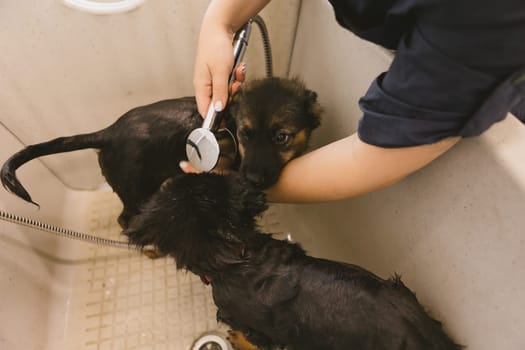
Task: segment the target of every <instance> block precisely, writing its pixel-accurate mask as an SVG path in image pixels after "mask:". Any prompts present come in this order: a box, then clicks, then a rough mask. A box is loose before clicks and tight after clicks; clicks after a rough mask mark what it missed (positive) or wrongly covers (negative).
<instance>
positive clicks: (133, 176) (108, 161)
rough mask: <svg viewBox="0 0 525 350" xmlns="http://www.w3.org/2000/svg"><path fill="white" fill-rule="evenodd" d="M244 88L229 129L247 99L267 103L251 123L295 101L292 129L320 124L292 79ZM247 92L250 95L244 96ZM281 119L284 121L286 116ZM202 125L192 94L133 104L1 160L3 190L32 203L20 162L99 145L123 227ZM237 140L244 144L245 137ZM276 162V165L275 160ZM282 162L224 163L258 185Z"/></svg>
mask: <svg viewBox="0 0 525 350" xmlns="http://www.w3.org/2000/svg"><path fill="white" fill-rule="evenodd" d="M242 91H243V92H242V93H239V94H238V96H235V98H234V99H233V101H232V102H231V103H230V104H229V107H228V108H227V109H226V110H225V111H224V119H225V120H227V121H228V123H227V127H228V128H229V129H230V130H232V131H233V132H235V129H236V122H237V121H238V120H239V119H240V118H239V117H238V116H235V115H234V113H236V111H246V110H249V107H248V106H245V104H246V103H254V104H257V105H261V104H265V105H267V106H269V108H266V109H265V113H258V114H251V113H249V114H248V115H245V116H243V118H249V119H250V120H253V123H254V124H260V123H259V122H257V121H255V118H263V119H264V118H270V115H272V116H274V115H276V114H278V113H280V111H283V110H290V108H287V106H288V105H289V106H293V108H292V109H293V113H287V114H286V118H288V120H289V123H288V124H289V127H290V128H294V129H296V128H297V127H298V126H299V125H300V126H301V127H304V128H308V132H311V131H312V130H313V129H314V128H316V127H317V126H318V125H319V120H318V119H319V116H318V115H317V116H316V118H315V119H312V118H313V117H312V115H311V113H310V112H309V111H311V110H318V108H317V106H318V103H317V99H316V95H315V93H313V92H311V91H309V90H307V89H306V88H305V87H304V85H303V84H302V83H301V82H300V81H298V80H296V79H281V78H268V79H262V80H257V81H254V82H252V83H246V84H245V86H244V87H243V89H242ZM245 94H246V95H247V96H250V98H249V99H245V98H243V96H244V95H245ZM284 96H285V97H286V98H284ZM284 123H285V124H286V121H284ZM201 124H202V118H201V117H200V115H199V113H198V111H197V106H196V103H195V99H194V98H193V97H184V98H179V99H172V100H165V101H160V102H157V103H153V104H150V105H146V106H142V107H138V108H134V109H132V110H130V111H129V112H127V113H125V114H124V115H123V116H122V117H120V118H119V119H118V120H117V121H116V122H115V123H114V124H112V125H110V126H109V127H107V128H105V129H103V130H100V131H97V132H93V133H89V134H82V135H75V136H70V137H60V138H57V139H54V140H51V141H48V142H43V143H40V144H35V145H31V146H28V147H26V148H25V149H23V150H21V151H20V152H18V153H16V154H14V155H13V156H11V157H10V158H9V159H8V160H7V161H6V162H5V163H4V165H3V167H2V170H1V173H0V177H1V181H2V184H3V186H4V187H5V188H6V189H7V190H9V191H10V192H12V193H14V194H16V195H17V196H19V197H21V198H22V199H24V200H26V201H28V202H32V203H34V202H33V200H32V198H31V196H30V195H29V193H28V192H27V191H26V189H25V188H24V187H23V186H22V184H21V183H20V182H19V181H18V179H17V177H16V170H17V169H18V168H19V167H20V166H22V165H23V164H25V163H26V162H28V161H30V160H32V159H35V158H38V157H41V156H45V155H50V154H55V153H62V152H70V151H75V150H80V149H86V148H95V149H98V151H99V153H98V159H99V164H100V168H101V170H102V174H103V175H104V177H105V178H106V180H107V182H108V184H109V185H110V186H111V187H112V188H113V190H114V191H115V192H116V193H117V194H118V196H119V198H120V199H121V201H122V203H123V206H124V209H123V211H122V214H121V215H120V217H119V223H120V225H121V226H122V227H123V228H125V227H127V223H128V221H129V219H130V217H132V216H133V215H135V214H136V213H137V211H138V208H139V206H140V205H141V204H142V203H143V202H144V201H145V200H146V199H148V198H149V197H150V196H151V195H152V194H153V193H155V192H156V191H157V190H158V189H159V186H160V185H161V184H162V183H163V182H164V180H166V179H167V178H169V177H171V176H175V175H178V174H181V170H180V168H179V162H180V161H181V160H184V159H186V151H185V142H186V138H187V136H188V134H189V133H190V132H191V131H192V130H193V129H195V128H197V127H200V126H201ZM263 124H264V123H263ZM296 125H297V126H296ZM257 132H259V131H257ZM260 132H264V130H261V131H260ZM307 141H308V140H305V142H304V143H305V144H304V147H300V148H297V149H296V150H294V153H293V156H292V158H293V157H297V156H298V155H299V154H301V153H302V152H303V151H304V148H305V147H306V143H307ZM240 142H241V143H243V140H240ZM270 143H271V140H270V142H267V143H266V144H265V143H264V142H262V143H261V142H259V143H258V144H257V147H261V148H264V147H271V144H270ZM250 147H252V145H244V146H243V148H244V149H248V150H249V148H250ZM252 162H256V163H258V164H259V163H260V164H264V167H263V168H260V167H258V168H257V170H256V171H259V172H261V174H262V173H264V175H261V176H258V175H257V174H255V175H253V169H254V167H253V166H252V165H250V164H249V163H252ZM277 162H278V164H274V163H277ZM283 162H284V161H283V160H280V159H278V158H272V159H269V160H268V159H261V158H259V157H258V156H253V155H251V153H250V155H249V156H248V157H243V159H242V160H241V159H239V158H237V159H235V160H231V161H230V162H229V163H228V162H226V163H228V167H231V168H233V169H238V168H239V166H240V167H241V168H242V169H251V170H250V171H252V178H255V179H257V178H258V179H261V178H265V179H266V180H264V181H259V185H260V186H261V187H268V186H270V185H272V184H273V183H275V181H276V180H277V178H278V176H279V173H280V170H281V168H282V166H283V165H284V164H283ZM35 204H36V203H35Z"/></svg>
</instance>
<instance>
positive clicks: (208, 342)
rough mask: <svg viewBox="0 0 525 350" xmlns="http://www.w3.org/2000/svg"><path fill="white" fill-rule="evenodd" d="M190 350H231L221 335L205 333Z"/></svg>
mask: <svg viewBox="0 0 525 350" xmlns="http://www.w3.org/2000/svg"><path fill="white" fill-rule="evenodd" d="M192 350H232V348H231V346H230V344H229V343H228V341H226V339H225V338H224V336H223V335H222V334H220V333H205V334H203V335H201V336H200V337H199V338H198V339H197V340H196V341H195V343H194V344H193V347H192Z"/></svg>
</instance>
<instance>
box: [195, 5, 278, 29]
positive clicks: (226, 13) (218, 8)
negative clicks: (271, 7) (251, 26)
mask: <svg viewBox="0 0 525 350" xmlns="http://www.w3.org/2000/svg"><path fill="white" fill-rule="evenodd" d="M269 2H270V0H249V1H246V0H213V1H212V2H211V3H210V5H209V6H208V9H207V10H206V14H205V15H204V20H203V26H205V25H206V24H207V22H210V24H211V23H213V24H214V25H219V26H221V27H223V28H226V29H227V30H228V31H229V32H230V33H231V34H233V33H235V31H237V30H238V29H239V28H240V27H241V26H242V25H243V24H244V23H246V22H247V21H248V20H249V19H250V18H251V17H253V16H255V15H256V14H257V13H258V12H259V11H261V10H262V9H263V8H264V7H265V6H266V5H267V4H268V3H269ZM211 27H212V26H211Z"/></svg>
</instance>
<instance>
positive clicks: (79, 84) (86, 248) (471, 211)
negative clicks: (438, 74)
mask: <svg viewBox="0 0 525 350" xmlns="http://www.w3.org/2000/svg"><path fill="white" fill-rule="evenodd" d="M27 3H28V2H23V4H22V2H4V3H3V4H2V5H0V52H2V55H1V56H0V122H1V126H0V140H1V141H0V143H1V147H0V161H1V162H3V161H4V160H5V159H6V158H7V157H8V156H9V155H11V154H12V153H14V152H16V151H17V150H19V149H20V148H21V147H23V145H24V144H30V143H35V142H40V141H43V140H47V139H50V138H54V137H57V136H62V135H67V134H74V133H81V132H87V131H92V130H97V129H100V128H102V127H104V126H105V125H108V124H109V123H111V122H112V121H113V120H114V119H115V118H116V117H118V116H119V115H121V114H122V113H123V112H125V111H127V110H128V109H130V108H132V107H134V106H137V105H141V104H145V103H148V102H152V101H156V100H160V99H163V98H168V97H178V96H184V95H190V94H192V86H191V79H192V77H191V71H192V67H193V66H192V64H193V61H192V60H193V54H194V50H195V43H196V35H197V32H198V27H199V23H200V19H201V17H202V14H203V11H204V10H205V8H206V5H207V1H190V0H187V1H171V0H162V1H160V0H158V1H157V0H155V1H153V0H149V1H145V2H144V4H143V5H142V6H141V7H140V8H138V9H137V10H135V11H132V12H129V13H126V14H116V15H109V16H95V15H91V14H86V13H82V12H79V11H76V10H73V9H70V8H67V7H65V6H63V5H62V4H61V1H58V0H45V1H42V0H39V1H37V0H33V1H30V4H31V6H30V5H28V4H27ZM263 16H264V18H265V20H266V22H267V25H268V27H269V30H270V36H271V40H272V44H273V49H274V60H275V63H274V65H275V72H276V74H277V75H280V76H286V75H298V76H300V77H302V78H303V79H304V80H305V81H306V83H307V85H308V86H309V87H310V88H312V89H313V90H315V91H317V92H318V94H319V98H320V100H321V102H322V104H323V106H324V107H325V110H326V113H325V117H324V122H323V126H322V127H321V129H320V130H319V131H317V132H316V134H315V136H314V140H313V146H314V147H316V146H318V145H322V144H325V143H327V142H329V141H332V140H335V139H337V138H340V137H343V136H345V135H347V134H349V133H351V132H353V131H354V130H355V129H356V124H357V120H358V118H359V116H360V112H359V110H358V108H357V100H358V98H359V97H360V96H361V95H362V94H363V93H364V92H365V91H366V89H367V87H368V84H369V83H370V81H371V80H372V79H373V78H374V77H375V76H376V75H377V74H378V73H379V72H381V71H383V70H385V69H386V68H387V67H388V64H389V62H390V60H391V57H390V53H389V52H387V51H384V50H382V49H380V48H378V47H376V46H373V45H370V44H368V43H364V42H362V41H360V40H359V39H357V38H356V37H355V36H353V35H352V34H350V33H348V32H346V31H344V30H342V29H341V28H339V27H338V26H337V24H336V23H335V20H334V19H333V14H332V10H331V8H330V6H329V5H328V3H327V2H323V1H303V2H302V4H300V3H299V1H288V2H277V1H274V3H272V4H271V7H270V8H268V9H266V10H265V12H264V13H263ZM252 35H253V38H252V41H251V42H250V44H251V46H250V47H249V49H248V50H249V51H248V55H249V56H248V64H249V67H248V69H249V77H250V78H253V77H255V76H261V75H262V74H263V71H264V70H263V65H262V53H261V52H262V49H261V45H260V40H259V38H258V33H257V31H256V30H254V32H253V34H252ZM18 174H19V176H20V179H21V180H22V182H23V183H24V184H25V185H26V186H27V188H28V189H29V191H30V192H31V194H32V195H33V198H34V199H35V200H36V201H37V202H39V203H40V204H41V209H40V210H37V209H36V208H35V207H34V206H31V205H29V204H26V203H24V202H23V201H21V200H19V199H17V198H15V197H14V196H12V195H10V194H8V193H7V192H5V191H3V190H1V191H0V209H3V210H8V211H10V212H13V213H16V214H19V215H26V216H31V217H35V218H40V219H43V220H45V221H47V222H51V223H53V224H57V225H63V226H66V227H68V228H71V229H75V230H79V231H86V232H94V233H96V234H100V235H109V236H111V237H113V238H119V236H118V228H117V226H116V224H115V218H116V215H117V213H118V210H119V203H118V201H117V200H116V198H115V196H114V195H113V194H112V193H111V192H107V190H100V189H98V188H99V187H100V186H101V184H102V182H103V179H102V178H101V176H100V171H99V169H98V166H97V162H96V158H95V155H94V152H92V151H82V152H75V153H71V154H68V155H57V156H53V157H49V158H46V159H44V160H43V161H34V162H32V163H29V164H28V165H26V166H24V167H23V168H22V170H20V171H19V172H18ZM524 204H525V127H524V126H523V125H522V124H520V123H519V122H518V121H517V120H516V119H515V118H513V117H512V116H509V117H508V118H506V119H505V121H503V122H501V123H498V124H497V125H495V126H493V127H492V128H491V129H490V130H489V131H488V132H487V133H486V134H484V135H483V136H481V137H478V138H473V139H468V140H464V141H462V142H461V143H460V144H459V145H458V146H457V147H455V148H454V149H453V150H452V151H451V152H449V153H448V154H446V155H445V156H443V157H442V158H441V159H438V160H437V161H435V162H434V163H433V164H431V165H430V166H428V167H427V168H425V169H424V170H422V171H419V172H418V173H416V174H414V175H412V176H410V177H408V178H407V179H405V180H403V181H402V182H400V183H399V184H397V185H395V186H392V187H390V188H388V189H384V190H381V191H377V192H375V193H372V194H368V195H364V196H361V197H359V198H355V199H351V200H347V201H342V202H338V203H332V204H323V205H301V206H295V205H276V206H274V207H272V208H271V210H270V213H269V214H270V215H269V216H268V218H267V223H268V227H269V228H271V229H274V230H282V231H289V232H290V233H291V235H292V237H293V238H294V239H295V240H296V241H299V242H301V243H302V244H303V246H304V247H305V248H306V249H307V250H308V251H309V252H310V253H312V254H314V255H317V256H323V257H328V258H333V259H338V260H342V261H348V262H352V263H356V264H359V265H362V266H363V267H365V268H368V269H370V270H372V271H374V272H375V273H377V274H379V275H381V276H383V277H388V276H389V275H391V274H393V273H399V274H401V275H402V277H403V280H404V281H405V283H406V284H407V285H408V286H409V287H410V288H411V289H412V290H414V291H415V292H416V293H417V296H418V298H419V300H420V301H421V302H422V303H423V304H424V305H425V306H426V307H427V308H428V309H429V310H430V311H431V313H432V314H433V315H434V316H435V317H436V318H438V319H440V320H442V321H443V322H444V325H445V328H446V330H447V331H448V332H449V333H450V334H451V335H452V336H453V337H455V338H456V339H457V340H458V341H459V342H461V343H464V344H466V345H468V346H469V349H476V350H485V349H498V350H499V349H501V350H507V349H509V350H511V349H512V350H514V349H524V348H525V336H524V335H523V329H525V314H524V313H523V310H525V294H524V293H523V289H524V288H525V273H524V271H525V232H524V231H525V229H524V227H525V215H523V208H524V207H525V205H524ZM0 281H2V282H1V283H0V349H9V350H33V349H46V350H51V349H52V350H56V349H67V350H69V349H86V350H92V349H177V350H179V349H188V348H189V347H190V345H191V342H192V341H193V339H195V338H196V337H197V335H198V334H200V333H201V332H205V331H208V330H215V329H217V327H218V326H217V324H216V323H215V320H214V316H215V315H214V313H215V310H214V307H213V304H212V302H211V299H210V290H209V287H205V286H204V285H203V284H202V283H201V282H200V281H199V280H198V279H197V278H195V277H193V276H191V275H189V274H185V273H181V272H175V269H174V266H173V264H172V262H171V261H170V260H169V259H159V260H155V261H151V260H148V259H147V258H145V257H143V256H141V255H139V254H137V253H135V252H128V251H125V250H118V249H112V248H99V247H96V246H92V245H89V244H85V243H79V242H77V241H71V240H67V239H64V238H56V237H54V236H51V235H49V234H46V233H41V232H39V231H36V230H33V229H28V228H24V227H20V226H17V225H15V224H11V223H7V222H3V221H0Z"/></svg>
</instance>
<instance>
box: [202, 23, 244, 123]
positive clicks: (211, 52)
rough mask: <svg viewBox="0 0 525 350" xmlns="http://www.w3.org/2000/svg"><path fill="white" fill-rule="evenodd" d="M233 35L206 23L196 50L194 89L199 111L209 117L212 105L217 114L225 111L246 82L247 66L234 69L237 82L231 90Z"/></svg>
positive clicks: (240, 65) (242, 64)
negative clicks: (207, 113) (229, 100)
mask: <svg viewBox="0 0 525 350" xmlns="http://www.w3.org/2000/svg"><path fill="white" fill-rule="evenodd" d="M232 39H233V33H231V32H229V31H228V30H227V29H225V28H220V26H214V25H213V24H212V23H207V24H203V26H202V29H201V34H200V38H199V44H198V47H197V56H196V59H195V71H194V75H193V86H194V88H195V99H196V100H197V108H198V110H199V113H200V114H201V115H202V116H205V115H206V112H207V111H208V107H209V105H210V103H213V106H214V108H215V110H216V111H222V110H223V109H224V107H226V104H227V103H228V98H229V96H230V95H231V94H233V93H235V91H237V90H238V89H239V86H240V84H241V83H242V82H243V81H244V78H245V73H246V64H244V63H241V64H239V66H238V67H237V68H236V70H235V75H234V76H235V82H234V83H233V84H232V87H231V91H228V78H229V75H230V72H231V69H232V65H233V45H232Z"/></svg>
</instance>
